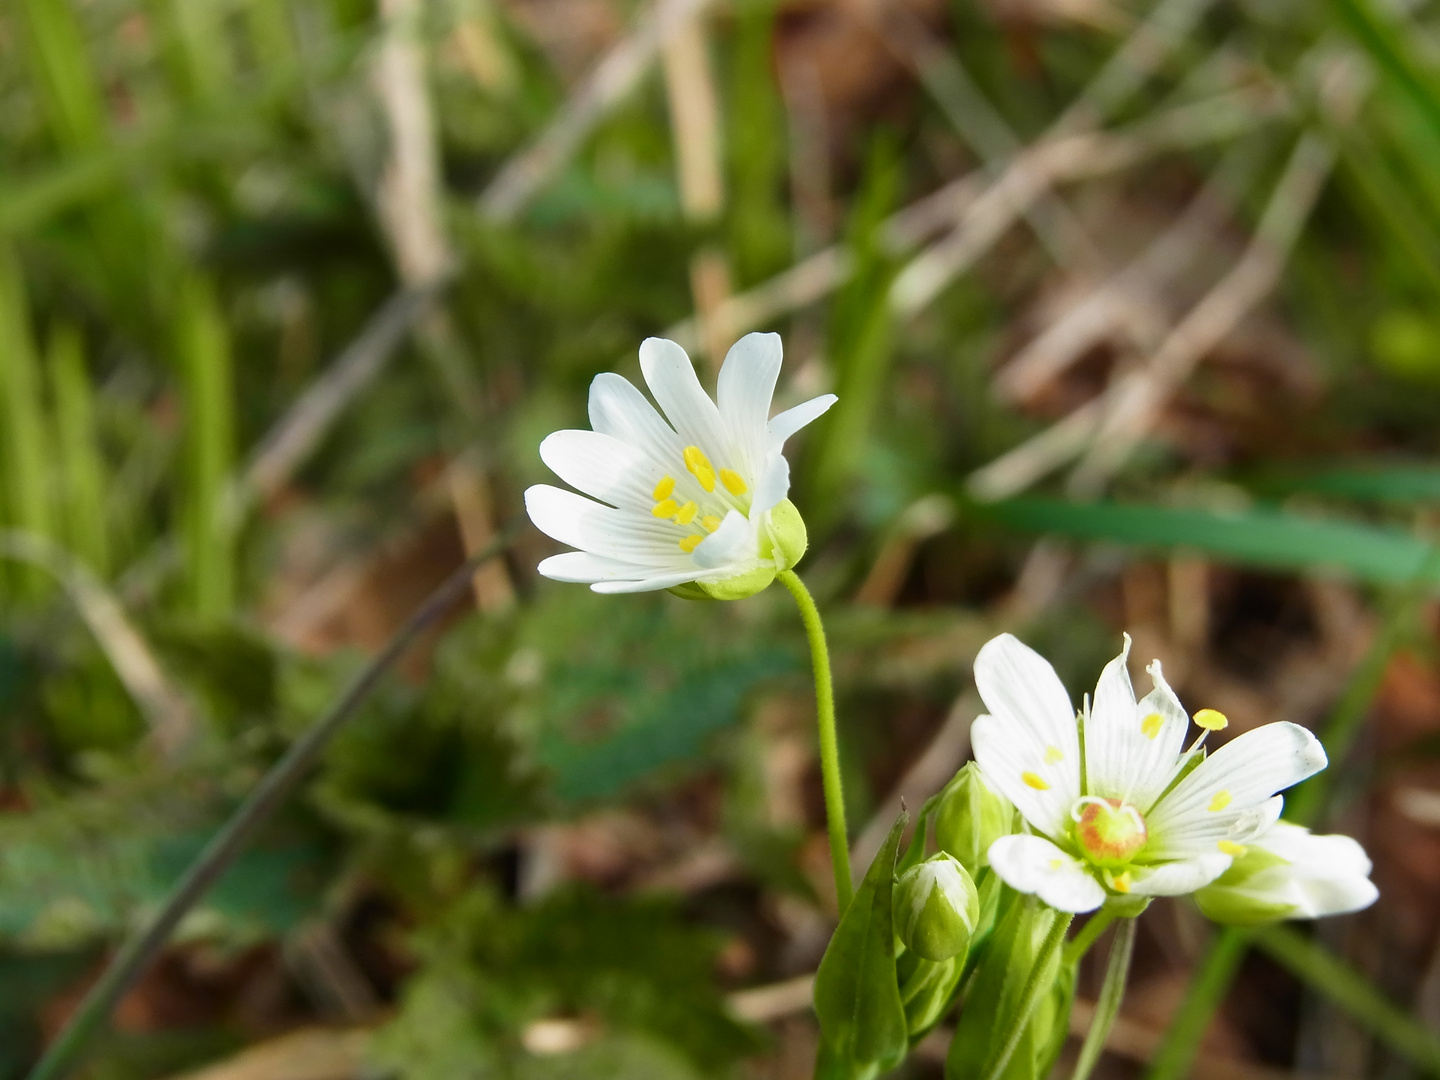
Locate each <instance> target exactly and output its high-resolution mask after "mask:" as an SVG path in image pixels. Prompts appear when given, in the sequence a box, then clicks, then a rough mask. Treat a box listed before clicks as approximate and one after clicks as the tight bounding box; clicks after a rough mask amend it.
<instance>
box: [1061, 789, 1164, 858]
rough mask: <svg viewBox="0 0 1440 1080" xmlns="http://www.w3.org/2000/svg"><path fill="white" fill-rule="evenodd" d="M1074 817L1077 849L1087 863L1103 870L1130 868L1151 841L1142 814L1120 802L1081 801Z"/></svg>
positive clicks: (1095, 799)
mask: <svg viewBox="0 0 1440 1080" xmlns="http://www.w3.org/2000/svg"><path fill="white" fill-rule="evenodd" d="M1071 817H1072V818H1073V819H1074V821H1075V843H1076V846H1078V847H1079V848H1080V852H1081V854H1082V855H1083V856H1084V857H1085V859H1086V861H1087V862H1089V863H1090V864H1091V865H1093V866H1097V867H1100V868H1101V869H1105V870H1120V869H1122V868H1123V867H1125V866H1128V865H1129V864H1130V862H1131V860H1133V859H1134V858H1135V856H1137V855H1139V854H1140V852H1141V850H1143V849H1144V847H1145V842H1146V841H1147V840H1148V839H1149V838H1150V834H1149V832H1148V830H1147V829H1146V828H1145V819H1144V818H1143V817H1141V816H1140V811H1138V810H1136V809H1135V808H1134V807H1133V806H1131V805H1129V804H1128V803H1124V802H1121V801H1120V800H1119V799H1099V798H1087V799H1082V800H1081V801H1080V802H1079V803H1077V804H1076V807H1075V809H1074V810H1073V811H1072V812H1071Z"/></svg>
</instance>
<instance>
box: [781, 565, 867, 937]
mask: <svg viewBox="0 0 1440 1080" xmlns="http://www.w3.org/2000/svg"><path fill="white" fill-rule="evenodd" d="M775 579H776V580H777V581H779V582H780V584H782V585H784V586H785V588H786V589H788V590H789V591H790V595H791V596H793V597H794V598H795V605H796V606H797V607H798V608H799V609H800V621H801V622H802V623H803V624H804V626H805V636H806V638H807V639H808V640H809V642H810V666H811V667H812V668H813V669H814V673H815V716H816V720H817V721H818V723H819V728H820V776H821V780H822V782H823V784H824V789H825V825H826V828H827V829H828V830H829V834H830V866H831V869H832V870H833V871H834V873H835V902H836V904H837V905H838V906H839V908H840V913H841V914H842V915H843V914H844V913H845V909H846V908H848V907H849V906H850V900H851V898H852V897H853V896H854V895H855V887H854V885H853V884H852V883H851V878H850V835H849V830H848V829H847V828H846V826H845V790H844V787H843V786H842V783H841V780H840V741H839V738H838V736H837V735H836V732H835V684H834V680H833V679H832V677H831V675H830V649H829V646H828V645H826V643H825V626H824V624H823V623H822V622H821V621H820V609H819V608H817V607H816V606H815V599H814V597H812V596H811V595H810V590H809V589H807V588H806V587H805V583H804V582H803V581H801V580H800V576H799V575H798V574H796V573H795V571H794V570H782V571H780V572H779V573H778V574H776V575H775Z"/></svg>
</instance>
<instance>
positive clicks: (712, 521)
mask: <svg viewBox="0 0 1440 1080" xmlns="http://www.w3.org/2000/svg"><path fill="white" fill-rule="evenodd" d="M700 527H701V528H702V529H704V530H705V531H706V532H714V531H715V530H716V529H718V528H719V527H720V519H719V518H718V517H716V516H715V515H714V514H706V515H705V516H704V517H703V518H701V519H700Z"/></svg>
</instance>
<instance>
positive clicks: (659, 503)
mask: <svg viewBox="0 0 1440 1080" xmlns="http://www.w3.org/2000/svg"><path fill="white" fill-rule="evenodd" d="M684 457H685V471H686V472H688V473H689V474H690V475H691V477H693V478H694V482H695V483H697V484H699V485H700V488H701V490H702V492H703V493H704V494H703V495H701V498H705V496H708V495H714V494H715V488H716V482H717V481H718V482H719V484H720V486H722V487H723V488H724V489H725V491H727V492H729V493H730V496H731V498H730V499H726V498H725V497H724V496H723V495H722V496H720V497H719V498H715V499H705V501H706V503H707V505H706V506H705V507H703V508H702V507H701V505H700V503H698V502H696V501H695V500H694V499H686V498H685V497H684V495H677V493H676V491H675V477H673V476H669V475H667V476H665V477H662V478H661V480H660V482H659V483H658V484H656V485H655V490H654V491H652V492H651V493H650V494H651V496H652V497H653V498H654V499H655V505H654V506H653V507H651V509H650V513H652V514H654V515H655V516H656V517H657V518H665V519H668V520H669V521H672V522H674V523H675V524H676V525H678V526H680V528H681V529H682V530H684V535H683V536H681V537H680V540H679V543H680V550H681V551H683V552H685V553H686V554H687V555H688V554H689V553H690V552H692V551H694V550H695V549H696V548H697V547H699V546H700V541H701V540H704V539H705V536H706V534H707V533H713V532H714V531H715V530H716V529H718V528H719V527H720V523H721V522H722V521H724V520H725V515H726V513H728V512H729V509H730V507H729V506H728V505H725V504H727V503H731V502H733V503H736V504H744V505H748V502H749V500H747V499H742V498H741V497H742V496H744V495H747V494H748V493H749V491H750V487H749V485H748V484H746V483H745V478H744V477H742V476H741V475H740V474H739V473H737V472H736V471H735V470H734V469H719V470H717V469H716V468H715V466H714V465H712V464H711V463H710V459H709V458H708V457H706V456H705V451H703V450H701V449H700V448H699V447H698V446H687V447H686V448H685V454H684ZM692 490H693V489H692ZM710 503H716V504H718V505H714V506H712V505H709V504H710ZM736 508H737V509H742V510H743V506H742V505H737V506H736ZM702 509H703V510H704V511H706V512H703V513H702ZM711 511H719V512H718V513H714V512H711Z"/></svg>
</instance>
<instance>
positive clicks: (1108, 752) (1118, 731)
mask: <svg viewBox="0 0 1440 1080" xmlns="http://www.w3.org/2000/svg"><path fill="white" fill-rule="evenodd" d="M1129 653H1130V635H1129V634H1126V635H1125V648H1124V651H1123V652H1121V654H1120V655H1119V656H1118V657H1116V658H1115V659H1114V660H1112V661H1110V663H1109V664H1107V665H1106V666H1105V671H1104V672H1103V673H1102V674H1101V676H1100V682H1099V685H1097V686H1096V688H1095V704H1094V706H1093V707H1092V708H1091V710H1090V719H1089V721H1088V722H1087V723H1086V725H1085V783H1086V786H1087V789H1088V791H1087V793H1088V794H1090V795H1099V796H1102V797H1104V798H1111V799H1122V800H1124V801H1125V802H1128V803H1130V804H1131V805H1132V806H1134V807H1135V808H1136V809H1137V810H1139V811H1140V812H1141V813H1142V814H1143V813H1145V812H1147V811H1148V810H1149V809H1150V807H1151V806H1152V805H1153V804H1154V802H1155V800H1156V799H1157V798H1159V797H1160V794H1161V792H1163V791H1164V790H1165V789H1166V788H1167V787H1168V786H1169V784H1170V781H1171V780H1173V779H1174V777H1175V773H1176V771H1177V770H1178V769H1179V767H1180V751H1181V748H1182V747H1183V745H1184V742H1185V732H1186V730H1187V729H1188V728H1189V726H1190V717H1189V716H1188V715H1187V714H1186V712H1185V709H1184V707H1183V706H1181V704H1180V701H1179V699H1177V698H1176V697H1175V694H1174V692H1173V691H1172V690H1171V689H1170V687H1169V686H1168V685H1167V684H1166V682H1165V678H1164V676H1163V675H1162V674H1161V671H1160V661H1158V660H1156V661H1155V662H1154V663H1152V664H1151V665H1150V668H1149V671H1150V676H1151V678H1152V679H1153V680H1154V682H1155V689H1154V690H1152V691H1151V692H1150V693H1149V694H1147V695H1146V696H1145V698H1144V700H1143V701H1140V702H1138V703H1137V702H1136V700H1135V691H1134V689H1133V688H1132V687H1131V684H1130V673H1129V671H1128V669H1127V668H1126V664H1125V662H1126V660H1127V659H1128V657H1129Z"/></svg>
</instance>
